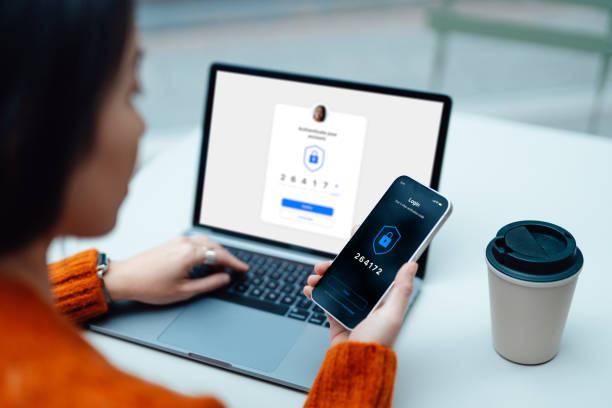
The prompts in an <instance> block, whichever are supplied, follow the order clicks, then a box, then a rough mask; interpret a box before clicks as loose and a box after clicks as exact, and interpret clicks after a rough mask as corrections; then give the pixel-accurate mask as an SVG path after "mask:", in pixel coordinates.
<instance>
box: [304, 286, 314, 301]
mask: <svg viewBox="0 0 612 408" xmlns="http://www.w3.org/2000/svg"><path fill="white" fill-rule="evenodd" d="M302 292H303V293H304V295H305V296H306V297H307V298H308V299H312V286H304V289H303V291H302Z"/></svg>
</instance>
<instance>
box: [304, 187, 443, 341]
mask: <svg viewBox="0 0 612 408" xmlns="http://www.w3.org/2000/svg"><path fill="white" fill-rule="evenodd" d="M451 211H452V205H451V203H450V201H449V200H448V199H446V198H445V197H443V196H442V195H440V194H439V193H438V192H436V191H434V190H432V189H431V188H429V187H427V186H424V185H423V184H421V183H419V182H417V181H415V180H413V179H411V178H410V177H408V176H400V177H398V178H397V179H396V180H395V181H394V182H393V184H391V187H389V189H388V190H387V191H386V192H385V194H384V195H383V196H382V198H381V199H380V201H379V202H378V203H377V204H376V205H375V206H374V209H373V210H372V211H371V212H370V214H369V215H368V216H367V217H366V219H365V220H364V221H363V223H362V224H361V225H360V226H359V229H357V231H355V234H353V236H352V237H351V239H350V240H349V241H348V243H347V244H346V245H345V246H344V248H342V250H341V251H340V253H339V254H338V255H337V256H336V258H335V259H334V261H333V262H332V264H331V266H330V267H329V269H328V270H327V272H326V273H325V274H324V275H323V277H322V278H321V279H320V280H319V282H318V283H317V285H316V286H315V287H314V289H313V291H312V300H313V301H314V303H316V304H317V305H318V306H319V307H321V308H322V309H324V310H325V311H326V312H328V313H329V314H330V315H331V316H332V317H333V318H335V319H336V320H337V321H338V322H340V324H342V325H343V326H344V327H345V328H347V329H349V330H352V329H354V328H355V326H357V325H358V324H359V322H361V321H362V320H363V319H365V318H366V317H367V316H368V315H369V314H370V313H371V312H372V310H374V309H375V308H376V306H377V305H378V303H379V302H380V301H381V300H382V299H383V298H384V296H385V295H386V294H387V292H388V291H389V289H391V287H392V286H393V281H394V279H395V275H396V274H397V271H398V270H399V268H400V267H401V266H402V265H403V264H404V263H405V262H408V261H414V260H417V259H418V258H419V257H420V256H421V254H422V253H423V251H425V249H426V248H427V246H428V245H429V243H430V242H431V240H432V238H433V236H434V235H435V234H436V232H438V230H439V229H440V227H441V226H442V224H444V222H445V221H446V219H447V218H448V216H449V215H450V213H451Z"/></svg>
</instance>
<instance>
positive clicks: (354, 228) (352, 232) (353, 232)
mask: <svg viewBox="0 0 612 408" xmlns="http://www.w3.org/2000/svg"><path fill="white" fill-rule="evenodd" d="M359 225H360V224H357V225H355V226H354V227H353V229H352V230H351V235H355V232H356V231H357V229H358V228H359Z"/></svg>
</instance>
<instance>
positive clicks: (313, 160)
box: [308, 150, 319, 164]
mask: <svg viewBox="0 0 612 408" xmlns="http://www.w3.org/2000/svg"><path fill="white" fill-rule="evenodd" d="M308 161H309V162H310V163H313V164H317V163H318V162H319V153H318V152H317V151H316V150H313V151H312V153H310V157H309V158H308Z"/></svg>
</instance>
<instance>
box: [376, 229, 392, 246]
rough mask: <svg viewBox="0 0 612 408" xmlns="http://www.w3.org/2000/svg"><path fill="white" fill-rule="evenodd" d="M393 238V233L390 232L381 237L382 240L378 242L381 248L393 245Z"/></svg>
mask: <svg viewBox="0 0 612 408" xmlns="http://www.w3.org/2000/svg"><path fill="white" fill-rule="evenodd" d="M391 238H393V233H392V232H391V231H389V232H387V233H386V234H385V235H383V236H382V237H380V239H379V240H378V244H379V245H380V246H381V247H383V248H386V247H388V246H389V244H390V243H391Z"/></svg>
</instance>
